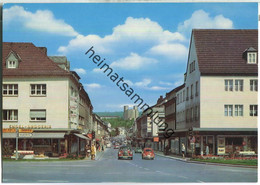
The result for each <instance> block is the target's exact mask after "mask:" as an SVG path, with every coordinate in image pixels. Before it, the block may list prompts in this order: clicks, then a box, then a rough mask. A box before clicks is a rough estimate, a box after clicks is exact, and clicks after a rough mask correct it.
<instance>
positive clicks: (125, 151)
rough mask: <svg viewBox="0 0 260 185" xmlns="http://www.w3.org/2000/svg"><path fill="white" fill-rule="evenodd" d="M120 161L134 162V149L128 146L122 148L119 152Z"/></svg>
mask: <svg viewBox="0 0 260 185" xmlns="http://www.w3.org/2000/svg"><path fill="white" fill-rule="evenodd" d="M118 159H131V160H133V152H132V149H131V148H130V147H128V146H123V147H120V148H119V150H118Z"/></svg>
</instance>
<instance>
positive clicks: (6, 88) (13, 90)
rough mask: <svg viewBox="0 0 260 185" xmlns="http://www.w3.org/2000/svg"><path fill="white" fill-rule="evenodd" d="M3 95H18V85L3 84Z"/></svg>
mask: <svg viewBox="0 0 260 185" xmlns="http://www.w3.org/2000/svg"><path fill="white" fill-rule="evenodd" d="M2 93H3V95H11V96H16V95H18V84H3V91H2Z"/></svg>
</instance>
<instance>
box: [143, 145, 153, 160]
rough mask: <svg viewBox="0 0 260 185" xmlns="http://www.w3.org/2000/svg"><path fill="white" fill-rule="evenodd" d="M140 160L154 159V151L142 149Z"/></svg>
mask: <svg viewBox="0 0 260 185" xmlns="http://www.w3.org/2000/svg"><path fill="white" fill-rule="evenodd" d="M142 159H152V160H153V159H154V151H153V149H152V148H144V150H143V153H142Z"/></svg>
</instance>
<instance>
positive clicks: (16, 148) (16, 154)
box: [15, 127, 19, 160]
mask: <svg viewBox="0 0 260 185" xmlns="http://www.w3.org/2000/svg"><path fill="white" fill-rule="evenodd" d="M18 138H19V128H18V127H17V128H16V147H15V160H18Z"/></svg>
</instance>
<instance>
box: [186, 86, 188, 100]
mask: <svg viewBox="0 0 260 185" xmlns="http://www.w3.org/2000/svg"><path fill="white" fill-rule="evenodd" d="M186 92H187V95H186V100H189V87H187V89H186Z"/></svg>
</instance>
